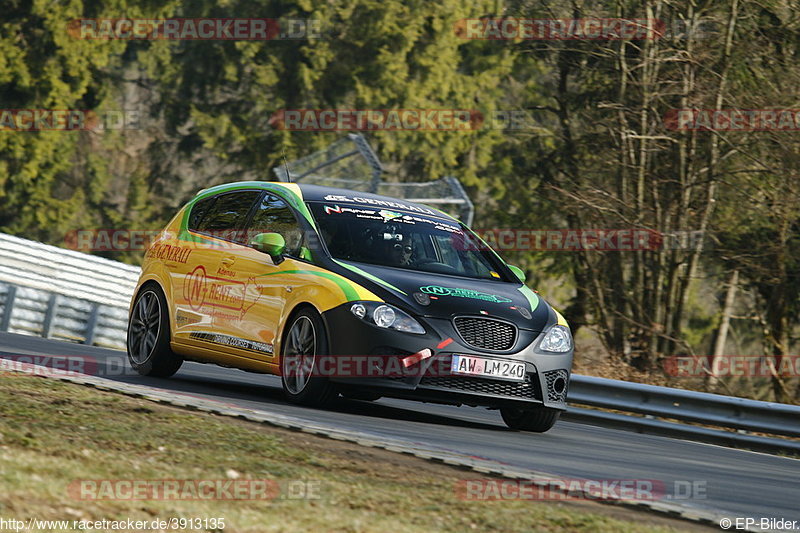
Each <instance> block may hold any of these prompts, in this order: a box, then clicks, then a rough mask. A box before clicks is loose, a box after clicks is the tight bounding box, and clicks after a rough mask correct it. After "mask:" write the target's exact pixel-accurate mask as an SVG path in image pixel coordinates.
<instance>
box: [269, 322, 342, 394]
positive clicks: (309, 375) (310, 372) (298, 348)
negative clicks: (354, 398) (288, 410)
mask: <svg viewBox="0 0 800 533" xmlns="http://www.w3.org/2000/svg"><path fill="white" fill-rule="evenodd" d="M327 354H328V341H327V337H326V336H325V325H324V324H323V323H322V318H320V316H319V315H318V314H317V313H316V312H315V311H312V310H311V309H303V310H302V311H300V312H299V313H297V314H296V315H295V316H294V317H293V318H292V321H291V323H290V325H289V329H288V330H287V332H286V335H285V337H284V341H283V347H282V349H281V384H282V385H283V393H284V395H285V396H286V399H287V400H289V401H290V402H292V403H296V404H300V405H308V406H321V405H324V404H327V403H329V402H330V401H331V400H333V398H334V397H335V396H336V389H335V388H334V386H333V384H332V383H331V382H330V381H329V380H328V379H327V378H324V377H320V376H319V375H317V374H318V373H319V372H318V371H319V368H318V365H319V361H318V358H319V357H320V356H325V355H327Z"/></svg>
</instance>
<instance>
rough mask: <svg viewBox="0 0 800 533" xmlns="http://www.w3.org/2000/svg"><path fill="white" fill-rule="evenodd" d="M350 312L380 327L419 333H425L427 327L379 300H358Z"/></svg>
mask: <svg viewBox="0 0 800 533" xmlns="http://www.w3.org/2000/svg"><path fill="white" fill-rule="evenodd" d="M350 312H351V313H353V315H355V316H356V317H358V318H360V319H361V320H364V321H365V322H369V323H370V324H373V325H375V326H378V327H379V328H391V329H396V330H397V331H403V332H405V333H417V334H419V335H423V334H424V333H425V329H424V328H423V327H422V326H420V325H419V322H417V321H416V320H414V319H413V318H411V316H409V314H408V313H406V312H404V311H401V310H400V309H398V308H397V307H395V306H393V305H389V304H382V303H378V302H356V303H354V304H352V305H351V306H350Z"/></svg>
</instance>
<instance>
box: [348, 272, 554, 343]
mask: <svg viewBox="0 0 800 533" xmlns="http://www.w3.org/2000/svg"><path fill="white" fill-rule="evenodd" d="M335 262H336V264H337V265H338V266H339V267H340V269H337V270H338V271H339V272H340V273H341V274H342V275H344V276H346V277H348V278H349V279H352V280H353V281H355V282H357V283H359V284H361V285H363V286H366V287H368V288H369V289H370V290H372V291H373V292H375V294H377V295H379V296H380V297H382V298H383V299H384V300H386V301H387V302H389V303H393V304H399V305H400V306H401V307H404V308H406V309H410V310H412V311H413V312H414V313H416V314H418V315H421V316H424V317H430V318H446V319H450V318H452V317H453V316H456V315H476V316H487V317H495V318H501V319H504V320H508V321H510V322H513V323H514V324H516V325H517V327H520V328H523V329H529V330H534V331H542V330H543V329H544V328H545V327H546V326H547V322H548V320H550V317H551V311H550V306H549V305H548V304H547V303H546V302H545V301H544V300H542V299H541V298H539V296H538V295H537V294H536V293H535V292H533V291H532V290H530V289H529V288H528V287H526V286H525V285H523V284H517V283H508V282H503V281H499V280H498V281H493V280H481V279H472V278H464V277H459V276H449V275H446V274H436V273H431V272H420V271H413V270H406V269H402V268H391V267H384V266H377V265H370V264H367V263H357V262H354V261H342V260H336V261H335ZM425 302H427V305H425Z"/></svg>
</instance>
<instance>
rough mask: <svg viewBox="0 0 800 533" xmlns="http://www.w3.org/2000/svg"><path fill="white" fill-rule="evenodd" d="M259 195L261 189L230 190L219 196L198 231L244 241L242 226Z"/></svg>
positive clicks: (200, 223) (202, 220)
mask: <svg viewBox="0 0 800 533" xmlns="http://www.w3.org/2000/svg"><path fill="white" fill-rule="evenodd" d="M259 196H261V192H260V191H242V192H229V193H225V194H221V195H219V196H217V197H216V198H215V200H216V201H215V202H214V203H213V205H211V206H210V207H209V209H208V212H207V213H206V214H205V216H203V217H202V219H201V220H200V222H199V224H198V226H197V230H196V231H199V232H201V233H208V234H211V235H213V236H214V237H218V238H220V239H228V240H232V241H236V242H244V236H243V232H242V231H241V230H242V226H243V224H244V222H245V220H246V219H247V215H248V213H249V212H250V208H251V207H252V206H253V204H254V203H255V201H256V200H257V199H258V198H259Z"/></svg>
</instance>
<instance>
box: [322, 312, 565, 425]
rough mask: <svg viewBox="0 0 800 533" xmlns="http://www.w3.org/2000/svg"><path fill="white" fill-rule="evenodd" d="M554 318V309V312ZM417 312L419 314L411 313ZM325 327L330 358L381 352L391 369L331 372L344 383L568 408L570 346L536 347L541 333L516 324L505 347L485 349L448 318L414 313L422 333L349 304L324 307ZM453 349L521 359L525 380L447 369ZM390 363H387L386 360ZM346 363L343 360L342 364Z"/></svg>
mask: <svg viewBox="0 0 800 533" xmlns="http://www.w3.org/2000/svg"><path fill="white" fill-rule="evenodd" d="M552 314H553V317H552V319H553V320H552V323H553V324H555V320H556V318H555V313H552ZM415 318H417V317H415ZM323 320H324V321H325V323H326V329H327V332H328V348H329V353H330V355H331V357H332V358H333V359H336V358H351V357H352V358H358V357H365V356H372V357H380V358H381V360H382V361H384V362H383V364H384V365H385V366H384V368H388V369H391V370H390V371H389V372H388V373H387V374H385V375H383V374H380V375H377V376H376V375H375V374H374V373H362V374H358V375H356V376H353V375H352V374H351V373H347V372H343V373H333V374H331V375H329V378H330V379H331V380H332V381H334V382H336V383H337V384H339V385H340V386H341V387H343V388H345V389H346V388H358V389H359V390H370V391H373V392H379V393H380V394H381V395H383V396H392V397H397V398H405V399H414V400H422V401H429V402H438V403H449V404H465V405H473V406H486V407H506V406H516V407H519V406H521V404H527V406H545V407H550V408H554V409H559V410H563V409H566V396H567V389H568V384H569V377H570V371H571V368H572V357H573V352H572V351H569V352H567V353H563V354H549V353H539V352H537V351H536V349H535V347H536V346H538V344H539V341H540V340H541V337H543V335H544V334H543V333H541V334H538V335H537V334H536V333H535V332H530V331H526V330H519V335H518V340H517V343H516V344H515V345H514V346H513V347H512V349H511V350H509V351H504V352H496V351H484V350H480V349H477V348H475V347H472V346H470V345H468V344H467V343H466V342H464V341H463V340H462V339H461V337H460V335H459V334H458V331H457V330H456V329H455V327H454V326H453V323H452V322H451V321H450V320H447V319H439V318H435V319H434V318H427V317H426V318H417V320H419V321H420V323H421V324H422V325H423V327H424V328H425V330H426V334H425V335H414V334H409V333H402V332H398V331H395V330H391V329H383V328H378V327H377V326H372V325H370V324H368V323H366V322H364V321H363V320H360V319H358V318H356V317H355V316H353V315H352V313H350V311H349V306H347V305H346V306H339V307H336V308H334V309H331V310H329V311H327V312H325V313H323ZM425 349H428V350H430V351H431V356H430V357H427V358H425V359H423V360H422V361H420V362H418V363H416V364H413V365H412V366H410V367H405V366H403V364H402V360H403V359H404V358H406V357H407V356H409V355H411V354H415V353H418V352H420V351H422V350H425ZM453 354H461V355H474V356H479V357H484V358H488V359H499V360H508V361H521V362H524V363H525V381H524V382H516V381H508V380H502V379H494V378H484V377H469V376H462V375H455V374H452V373H450V372H449V368H450V360H451V358H452V356H453ZM387 363H388V364H387ZM344 367H346V365H345V366H343V368H344Z"/></svg>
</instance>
